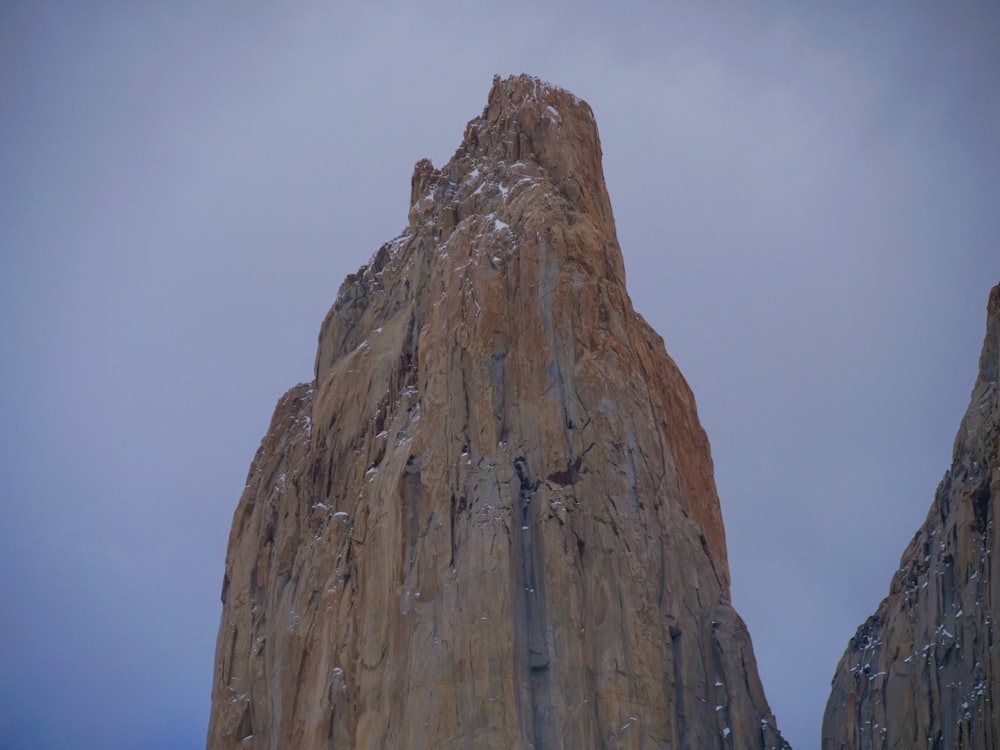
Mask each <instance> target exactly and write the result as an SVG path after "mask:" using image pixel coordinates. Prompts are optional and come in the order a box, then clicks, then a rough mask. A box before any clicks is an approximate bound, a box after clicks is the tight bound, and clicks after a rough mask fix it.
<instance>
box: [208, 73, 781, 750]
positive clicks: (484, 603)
mask: <svg viewBox="0 0 1000 750" xmlns="http://www.w3.org/2000/svg"><path fill="white" fill-rule="evenodd" d="M222 598H223V604H224V606H223V612H222V622H221V625H220V628H219V635H218V646H217V657H216V668H215V682H214V687H213V702H212V715H211V722H210V727H209V737H208V745H209V747H210V748H214V749H217V750H222V749H223V748H273V749H277V748H292V747H294V748H300V749H305V750H310V749H319V748H326V749H329V748H338V749H339V748H357V749H359V750H360V749H361V748H371V749H375V748H378V749H379V750H381V749H382V748H435V749H439V748H456V749H457V748H497V749H498V750H499V749H501V748H502V749H503V750H510V748H534V750H543V749H544V750H549V749H553V748H566V749H567V750H568V749H570V748H573V749H574V750H575V749H577V748H636V749H638V748H657V749H661V748H672V749H673V750H681V749H682V748H741V750H742V749H748V748H753V749H761V750H762V749H763V748H780V747H787V746H786V745H785V743H784V742H783V741H782V739H781V737H780V735H779V734H778V732H777V728H776V726H775V721H774V718H773V716H772V715H771V713H770V710H769V708H768V705H767V701H766V699H765V697H764V692H763V690H762V688H761V684H760V680H759V678H758V675H757V669H756V665H755V662H754V656H753V651H752V648H751V644H750V638H749V636H748V634H747V631H746V628H745V626H744V625H743V622H742V621H741V620H740V618H739V617H738V615H737V614H736V612H735V611H734V610H733V608H732V607H731V606H730V603H729V570H728V566H727V562H726V546H725V534H724V530H723V525H722V517H721V514H720V510H719V502H718V498H717V496H716V490H715V484H714V480H713V470H712V460H711V456H710V453H709V445H708V440H707V439H706V437H705V434H704V432H703V430H702V428H701V426H700V424H699V422H698V417H697V413H696V410H695V403H694V397H693V396H692V394H691V391H690V389H689V388H688V386H687V384H686V383H685V381H684V379H683V377H682V376H681V374H680V372H679V371H678V369H677V367H676V365H675V364H674V362H673V361H672V360H671V359H670V357H669V356H668V355H667V353H666V351H665V350H664V346H663V341H662V339H661V338H660V337H659V336H658V335H656V333H655V332H654V331H653V330H652V329H651V328H650V327H649V326H648V325H647V324H646V322H645V321H644V320H643V319H642V318H641V317H640V316H639V315H638V314H637V313H636V312H635V311H634V310H633V309H632V304H631V301H630V300H629V297H628V294H627V293H626V291H625V274H624V267H623V263H622V256H621V251H620V249H619V247H618V242H617V238H616V236H615V226H614V219H613V216H612V212H611V204H610V201H609V199H608V194H607V190H606V188H605V185H604V178H603V174H602V168H601V149H600V142H599V139H598V135H597V127H596V124H595V122H594V117H593V114H592V112H591V110H590V107H589V106H588V105H587V104H586V103H585V102H583V101H581V100H579V99H577V98H576V97H575V96H573V95H572V94H570V93H568V92H566V91H564V90H561V89H559V88H557V87H555V86H551V85H549V84H547V83H544V82H542V81H539V80H537V79H535V78H532V77H528V76H518V77H512V78H508V79H506V80H500V79H499V78H498V79H495V80H494V84H493V88H492V91H491V92H490V95H489V101H488V103H487V105H486V108H485V110H484V111H483V113H482V114H481V115H480V116H479V117H477V118H476V119H474V120H472V121H471V122H470V123H469V124H468V126H467V128H466V130H465V136H464V138H463V141H462V144H461V146H460V147H459V148H458V150H457V151H456V152H455V155H454V156H453V157H452V159H451V160H450V161H449V162H448V164H446V165H445V166H444V167H442V168H440V169H435V168H434V167H433V166H432V165H431V164H430V162H427V161H421V162H419V163H418V164H417V165H416V169H415V170H414V174H413V181H412V193H411V206H410V211H409V226H408V227H407V228H406V229H405V230H404V231H403V233H402V234H401V235H400V236H399V237H397V238H396V239H394V240H392V241H391V242H388V243H387V244H385V245H383V246H382V247H381V248H380V249H379V250H378V251H377V252H376V253H375V255H374V257H373V258H372V260H371V261H370V263H369V264H368V265H367V266H364V267H362V268H361V269H360V270H359V271H358V272H357V273H356V274H352V275H351V276H349V277H348V278H347V280H346V281H345V282H344V284H343V285H342V286H341V288H340V292H339V293H338V295H337V299H336V302H335V303H334V305H333V308H332V309H331V310H330V312H329V314H328V315H327V317H326V319H325V320H324V322H323V325H322V329H321V332H320V337H319V347H318V352H317V356H316V370H315V379H314V380H313V382H311V383H308V384H303V385H299V386H296V387H295V388H293V389H292V390H290V391H289V392H288V393H287V394H286V395H285V396H284V397H282V399H281V400H280V401H279V403H278V407H277V409H276V411H275V415H274V418H273V421H272V423H271V427H270V429H269V431H268V433H267V436H266V437H265V438H264V441H263V443H262V444H261V447H260V450H259V451H258V452H257V455H256V457H255V458H254V461H253V464H252V466H251V469H250V474H249V477H248V480H247V486H246V489H245V491H244V493H243V497H242V499H241V500H240V503H239V507H238V508H237V510H236V513H235V517H234V519H233V528H232V534H231V537H230V541H229V550H228V554H227V559H226V574H225V579H224V583H223V591H222Z"/></svg>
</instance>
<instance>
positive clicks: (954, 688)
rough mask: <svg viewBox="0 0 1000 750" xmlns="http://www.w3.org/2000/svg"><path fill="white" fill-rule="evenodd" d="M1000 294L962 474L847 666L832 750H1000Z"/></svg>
mask: <svg viewBox="0 0 1000 750" xmlns="http://www.w3.org/2000/svg"><path fill="white" fill-rule="evenodd" d="M998 371H1000V285H998V286H996V287H994V288H993V291H992V293H991V294H990V300H989V304H988V307H987V322H986V340H985V342H984V343H983V353H982V355H981V357H980V360H979V377H978V378H977V379H976V385H975V387H974V388H973V389H972V399H971V401H970V403H969V408H968V411H966V413H965V417H964V418H963V419H962V423H961V425H960V427H959V429H958V436H957V437H956V438H955V448H954V455H953V457H952V465H951V469H949V470H948V472H947V473H946V474H945V475H944V479H943V480H942V481H941V484H940V485H939V486H938V489H937V493H936V495H935V496H934V502H933V503H932V504H931V508H930V511H929V512H928V514H927V520H926V521H924V524H923V526H921V527H920V529H918V530H917V533H916V535H915V536H914V537H913V540H912V541H911V542H910V544H909V545H908V546H907V548H906V550H905V551H904V552H903V557H902V560H900V564H899V570H898V571H897V572H896V574H895V575H894V576H893V579H892V585H891V587H890V590H889V596H887V597H886V598H885V599H884V600H883V601H882V603H881V604H880V605H879V607H878V610H876V612H875V614H873V615H872V616H871V617H869V618H868V620H867V621H866V622H865V623H864V624H863V625H862V626H861V627H860V628H858V632H857V633H856V634H855V635H854V637H853V638H852V639H851V642H850V644H849V645H848V647H847V651H846V652H845V654H844V656H843V657H842V658H841V660H840V664H838V665H837V671H836V674H835V675H834V678H833V690H832V693H831V695H830V700H829V702H828V703H827V707H826V714H825V716H824V719H823V750H844V749H846V748H851V749H852V750H854V749H860V748H865V749H867V748H886V749H888V748H907V749H909V748H934V750H938V749H939V748H966V749H968V750H995V749H996V748H1000V705H998V701H1000V633H998V630H997V625H996V623H998V622H1000V540H998V536H997V529H996V523H997V516H998V513H1000V458H998V442H1000V390H998V386H997V373H998Z"/></svg>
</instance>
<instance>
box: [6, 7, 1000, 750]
mask: <svg viewBox="0 0 1000 750" xmlns="http://www.w3.org/2000/svg"><path fill="white" fill-rule="evenodd" d="M340 5H341V4H339V3H320V2H299V3H282V4H274V3H268V4H265V3H257V2H239V3H237V2H218V3H201V2H193V1H192V2H179V1H177V2H170V3H140V4H136V3H126V2H110V1H108V2H97V1H96V0H95V1H94V2H88V3H75V2H29V1H28V0H24V1H23V2H17V0H14V2H5V3H2V4H0V314H2V316H3V318H2V319H3V321H4V325H3V326H2V327H0V352H2V357H0V393H2V394H3V395H2V396H0V476H2V477H3V483H2V494H0V502H2V508H0V509H2V513H3V519H4V520H3V523H2V524H0V534H2V536H3V542H2V544H0V594H2V600H3V605H2V607H0V642H2V643H3V644H4V647H3V648H2V649H0V749H2V750H35V749H36V748H40V747H45V748H47V749H48V750H60V749H61V748H73V750H80V749H81V748H84V749H86V748H101V749H102V750H119V749H124V748H130V749H131V748H136V749H138V748H143V750H158V749H159V748H163V749H164V750H166V749H168V748H169V749H171V750H173V749H175V748H182V747H191V748H193V747H203V746H204V734H205V729H206V726H207V717H208V710H209V692H210V687H211V678H212V665H213V658H214V648H215V635H216V629H217V627H218V618H219V613H220V604H219V590H220V586H221V579H222V573H223V561H224V555H225V548H226V541H227V537H228V533H229V525H230V520H231V517H232V512H233V510H234V508H235V506H236V502H237V500H238V498H239V494H240V491H241V489H242V487H243V482H244V479H245V476H246V471H247V468H248V467H249V463H250V460H251V458H252V456H253V453H254V451H255V449H256V447H257V445H258V443H259V440H260V438H261V436H262V434H263V432H264V430H265V429H266V427H267V423H268V420H269V418H270V414H271V410H272V408H273V406H274V403H275V401H276V400H277V398H278V396H279V395H280V394H281V393H282V392H283V391H284V390H285V389H286V388H288V387H289V386H291V385H293V384H294V383H296V382H299V381H303V380H307V379H309V378H310V377H311V372H312V363H313V355H314V347H315V340H316V334H317V332H318V330H319V325H320V322H321V320H322V317H323V315H324V313H325V312H326V310H327V308H328V307H329V305H330V304H331V303H332V301H333V298H334V295H335V294H336V290H337V288H338V287H339V285H340V282H341V281H342V279H343V277H344V276H345V275H346V274H347V273H349V272H352V271H354V270H356V269H357V267H358V266H359V265H361V264H362V263H364V262H366V261H367V260H368V258H369V257H370V255H371V254H372V252H373V251H374V250H375V249H376V248H377V247H378V246H379V245H380V244H381V243H382V242H384V241H386V240H388V239H390V238H391V237H393V236H394V235H396V234H397V233H398V232H399V231H400V230H401V229H402V228H403V226H404V225H405V222H406V211H407V201H408V197H409V190H410V182H409V179H410V174H411V170H412V168H413V164H414V162H415V161H416V160H417V159H419V158H421V157H424V156H426V157H429V158H431V159H432V160H433V161H434V163H435V164H436V165H441V164H442V163H443V162H444V161H446V160H447V159H448V157H449V156H450V155H451V154H452V152H453V151H454V149H455V148H456V147H457V146H458V144H459V141H460V138H461V134H462V131H463V129H464V125H465V123H466V121H467V120H469V119H471V118H472V117H474V116H476V115H477V114H478V113H479V112H480V110H481V109H482V107H483V105H484V104H485V100H486V94H487V92H488V90H489V86H490V82H491V77H492V75H493V74H494V73H501V74H504V75H506V74H510V73H519V72H522V71H523V72H529V73H533V74H536V75H539V76H541V77H543V78H545V79H548V80H550V81H552V82H553V83H556V84H558V85H561V86H563V87H565V88H568V89H570V90H571V91H573V92H574V93H576V94H577V95H579V96H581V97H583V98H585V99H587V100H588V101H589V102H590V104H591V105H592V107H593V109H594V112H595V114H596V116H597V121H598V126H599V128H600V133H601V138H602V142H603V146H604V166H605V172H606V176H607V181H608V188H609V191H610V193H611V199H612V203H613V205H614V210H615V214H616V219H617V222H618V233H619V239H620V240H621V245H622V249H623V252H624V256H625V263H626V267H627V271H628V275H629V289H630V292H631V295H632V299H633V301H634V303H635V306H636V308H637V309H638V310H639V311H640V312H641V313H642V314H643V315H644V316H645V317H646V318H647V320H649V322H650V323H651V324H652V325H653V326H654V327H655V328H656V329H657V330H658V331H659V332H660V333H661V334H662V335H663V337H664V339H665V340H666V344H667V349H668V351H669V352H670V353H671V354H672V356H673V357H674V358H675V359H676V360H677V361H678V363H679V365H680V366H681V369H682V370H683V372H684V373H685V375H686V377H687V378H688V381H689V382H690V383H691V385H692V387H693V389H694V391H695V394H696V396H697V399H698V405H699V409H700V414H701V418H702V422H703V423H704V425H705V428H706V430H707V431H708V435H709V438H710V440H711V442H712V446H713V454H714V458H715V465H716V478H717V481H718V485H719V492H720V496H721V500H722V509H723V514H724V517H725V521H726V526H727V534H728V542H729V557H730V565H731V568H732V573H733V596H734V603H735V605H736V607H737V609H738V610H739V611H740V613H741V614H742V615H743V617H744V618H745V619H746V621H747V624H748V626H749V628H750V633H751V635H752V637H753V641H754V645H755V650H756V654H757V659H758V664H759V667H760V672H761V675H762V678H763V680H764V685H765V688H766V691H767V695H768V698H769V699H770V702H771V706H772V708H773V709H774V711H775V713H776V714H777V717H778V721H779V724H780V726H781V727H782V729H783V730H784V732H785V734H786V736H787V737H788V738H789V740H790V741H791V742H792V743H793V744H794V745H795V746H796V747H798V748H803V749H806V750H808V749H809V748H815V747H818V745H819V738H818V735H819V723H820V720H821V715H822V710H823V706H824V704H825V701H826V696H827V692H828V689H829V682H830V678H831V676H832V674H833V670H834V667H835V665H836V662H837V660H838V659H839V657H840V655H841V653H842V652H843V650H844V648H845V646H846V644H847V641H848V639H849V638H850V637H851V635H852V634H853V633H854V630H855V628H856V627H857V626H858V625H859V624H860V623H861V622H862V621H863V620H864V619H865V617H867V615H868V614H870V613H871V612H872V611H873V610H874V609H875V607H876V606H877V604H878V602H879V600H880V599H881V598H882V597H883V596H884V595H885V593H886V592H887V591H888V585H889V579H890V577H891V575H892V573H893V571H894V570H895V568H896V565H897V563H898V560H899V555H900V554H901V552H902V550H903V548H904V546H905V544H906V542H907V541H908V540H909V538H910V537H911V536H912V534H913V532H914V531H915V530H916V528H917V526H918V525H919V524H920V522H921V521H922V520H923V517H924V515H925V514H926V512H927V509H928V507H929V505H930V502H931V499H932V496H933V492H934V489H935V487H936V485H937V483H938V481H939V480H940V479H941V476H942V474H943V472H944V471H945V469H946V468H947V467H948V465H949V463H950V457H951V445H952V440H953V438H954V434H955V431H956V428H957V426H958V422H959V418H960V416H961V414H962V412H963V411H964V409H965V406H966V404H967V401H968V396H969V392H970V389H971V387H972V383H973V378H974V376H975V372H976V364H977V357H978V353H979V347H980V345H981V342H982V335H983V331H984V321H985V304H986V297H987V292H988V290H989V288H990V287H991V286H992V285H993V284H995V283H996V282H997V281H998V279H1000V246H998V240H997V238H998V237H1000V205H998V201H1000V198H998V196H1000V136H998V133H1000V96H998V92H1000V80H998V78H1000V18H998V14H997V11H996V9H995V8H991V7H990V5H991V3H989V2H986V1H983V2H975V1H974V0H973V1H970V2H964V3H961V4H959V3H937V2H934V3H930V2H928V3H921V2H906V3H902V2H898V3H897V2H886V3H867V2H865V3H836V4H833V3H827V4H825V5H827V6H829V7H828V8H827V9H825V10H823V9H819V8H818V6H819V5H820V4H818V3H797V2H795V3H793V2H777V1H774V2H767V3H756V2H755V3H730V4H725V5H723V4H714V5H713V7H712V8H710V7H709V4H707V3H694V2H691V3H681V2H676V3H639V2H627V3H624V4H622V3H620V4H617V6H616V8H615V10H613V11H612V10H611V9H610V4H608V3H566V4H563V5H560V4H558V3H552V4H548V5H547V6H546V7H544V8H543V7H540V6H539V5H537V4H534V3H520V2H513V1H512V2H507V3H493V4H490V5H489V9H488V10H487V9H484V8H481V7H478V6H477V4H471V3H448V2H437V3H434V2H428V3H422V4H419V5H418V4H416V3H399V4H396V5H394V6H393V5H392V4H389V3H386V4H383V5H382V9H380V10H376V9H374V5H375V4H366V7H365V9H364V10H347V9H344V8H342V7H340ZM834 5H836V10H833V9H832V8H833V6H834Z"/></svg>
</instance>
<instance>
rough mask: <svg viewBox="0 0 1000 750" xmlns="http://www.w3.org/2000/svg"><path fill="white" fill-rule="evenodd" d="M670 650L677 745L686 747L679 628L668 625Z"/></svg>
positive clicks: (682, 666)
mask: <svg viewBox="0 0 1000 750" xmlns="http://www.w3.org/2000/svg"><path fill="white" fill-rule="evenodd" d="M670 652H671V657H672V661H673V663H674V712H675V715H676V717H677V727H676V729H677V745H678V747H687V746H688V741H687V717H686V716H685V707H684V664H683V660H682V654H683V648H682V645H681V631H680V628H678V627H675V626H673V625H671V626H670Z"/></svg>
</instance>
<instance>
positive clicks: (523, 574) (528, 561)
mask: <svg viewBox="0 0 1000 750" xmlns="http://www.w3.org/2000/svg"><path fill="white" fill-rule="evenodd" d="M514 471H515V473H516V474H517V479H518V483H519V485H520V491H519V492H518V497H517V507H516V511H515V515H516V528H515V529H514V531H513V534H514V540H515V543H514V550H515V554H516V558H517V561H518V563H519V565H518V571H517V573H519V575H516V577H517V578H519V579H520V580H519V583H520V588H521V596H520V597H518V601H519V602H520V606H519V607H518V610H519V611H518V613H517V617H518V623H517V629H516V634H517V641H516V644H517V652H518V654H520V655H521V656H520V658H521V659H522V660H523V665H522V667H521V674H522V680H523V681H524V684H525V685H526V686H527V695H526V696H525V699H526V701H527V703H528V709H529V711H528V716H529V717H530V733H531V741H532V744H533V746H534V750H544V749H545V748H548V747H551V746H552V742H551V741H550V734H551V698H550V696H549V667H550V665H549V654H548V646H547V643H546V631H547V627H546V622H545V594H544V590H543V589H544V581H543V573H542V571H543V567H542V549H541V539H540V537H539V535H538V529H537V527H536V523H535V516H536V513H534V512H532V496H533V495H534V493H535V490H536V489H537V486H538V485H537V483H535V482H532V480H531V479H530V475H529V471H528V467H527V462H526V460H525V459H524V458H523V457H518V458H516V459H515V460H514Z"/></svg>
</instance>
